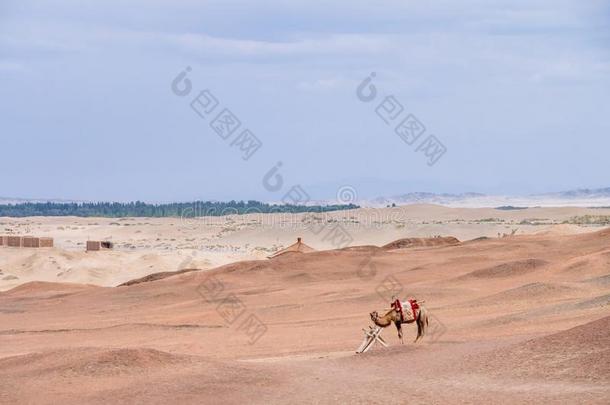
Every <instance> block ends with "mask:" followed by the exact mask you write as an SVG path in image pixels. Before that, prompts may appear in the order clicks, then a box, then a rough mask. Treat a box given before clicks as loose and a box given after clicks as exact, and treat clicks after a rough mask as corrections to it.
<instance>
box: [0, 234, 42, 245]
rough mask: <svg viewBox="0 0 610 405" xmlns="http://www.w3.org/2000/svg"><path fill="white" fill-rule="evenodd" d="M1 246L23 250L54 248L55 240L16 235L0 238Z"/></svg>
mask: <svg viewBox="0 0 610 405" xmlns="http://www.w3.org/2000/svg"><path fill="white" fill-rule="evenodd" d="M0 246H8V247H23V248H41V247H53V238H39V237H36V236H14V235H9V236H0Z"/></svg>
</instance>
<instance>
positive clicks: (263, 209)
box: [0, 200, 359, 218]
mask: <svg viewBox="0 0 610 405" xmlns="http://www.w3.org/2000/svg"><path fill="white" fill-rule="evenodd" d="M354 208H359V207H358V206H357V205H354V204H347V205H339V204H337V205H314V206H305V205H290V204H286V205H278V204H267V203H262V202H260V201H254V200H250V201H228V202H216V201H195V202H189V203H184V202H182V203H168V204H148V203H145V202H141V201H136V202H129V203H119V202H91V203H56V202H44V203H39V202H37V203H19V204H4V205H0V217H31V216H49V217H52V216H76V217H109V218H118V217H201V216H221V215H232V214H257V213H274V212H276V213H299V212H328V211H338V210H348V209H354Z"/></svg>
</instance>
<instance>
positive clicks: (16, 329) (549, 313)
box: [0, 206, 610, 404]
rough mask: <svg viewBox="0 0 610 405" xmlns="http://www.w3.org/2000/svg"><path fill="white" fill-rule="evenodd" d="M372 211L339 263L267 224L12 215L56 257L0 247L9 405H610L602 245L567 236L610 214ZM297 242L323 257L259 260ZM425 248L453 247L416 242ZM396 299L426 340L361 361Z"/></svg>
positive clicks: (608, 239) (583, 232)
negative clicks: (93, 248)
mask: <svg viewBox="0 0 610 405" xmlns="http://www.w3.org/2000/svg"><path fill="white" fill-rule="evenodd" d="M381 211H389V212H392V211H399V212H401V214H400V215H401V216H400V219H399V220H396V219H391V220H387V223H382V224H381V226H379V227H373V226H367V227H365V226H361V224H358V222H362V221H364V220H365V217H364V214H363V212H362V210H355V211H351V212H342V213H334V214H332V215H333V216H332V218H334V219H335V220H336V221H339V222H340V223H343V224H345V225H346V227H350V228H349V229H350V230H351V234H352V235H353V239H354V240H353V242H352V243H351V246H350V247H347V248H343V249H332V244H331V243H330V242H329V241H328V240H324V237H323V236H322V235H323V234H324V232H323V231H322V232H319V233H318V234H314V233H313V232H310V233H309V234H308V233H305V232H303V229H296V227H292V228H291V227H280V226H279V225H278V223H277V222H276V223H274V224H273V225H270V226H265V225H264V224H262V223H254V222H253V221H258V220H260V218H258V219H256V218H250V219H248V218H239V217H234V218H217V219H215V220H214V221H217V222H212V223H205V224H201V223H199V224H196V226H193V224H187V225H188V226H189V227H190V228H189V229H185V227H184V226H183V225H185V224H181V223H180V220H176V219H174V220H172V219H146V220H144V219H125V220H123V221H121V220H109V219H90V218H87V219H77V218H68V219H66V218H24V219H12V218H11V219H7V218H4V219H3V220H2V222H3V226H4V227H5V228H11V230H20V229H23V227H24V226H26V225H25V224H27V226H29V230H30V232H32V233H37V234H40V236H54V237H55V238H56V247H55V248H53V249H46V250H43V249H40V250H39V251H34V250H33V249H32V250H31V251H29V252H26V249H21V250H19V249H16V248H15V249H12V248H2V249H0V252H1V255H2V263H1V265H0V268H2V270H3V273H4V274H5V275H6V274H8V273H10V274H11V275H15V276H17V277H19V279H18V280H4V281H3V282H4V284H3V286H4V287H3V288H4V289H5V291H3V292H0V325H1V326H0V402H1V403H7V404H8V403H67V404H80V403H109V402H112V403H167V402H170V401H172V402H174V403H198V404H199V403H230V404H232V403H243V402H247V403H363V404H364V403H379V404H381V403H384V404H386V403H391V404H392V403H396V404H404V403H415V402H426V403H492V402H493V403H509V402H510V403H514V402H518V403H599V404H605V403H608V402H610V367H609V366H608V365H609V364H610V229H607V228H604V227H599V226H592V225H588V226H580V225H576V224H564V223H563V222H565V221H568V220H569V219H570V218H572V217H574V216H582V215H608V211H609V210H602V209H584V208H540V209H536V208H534V209H528V210H518V211H499V210H493V209H480V210H472V209H450V208H444V207H438V206H410V207H405V208H400V209H386V210H381ZM268 220H270V219H268ZM270 221H271V220H270ZM273 221H277V220H275V219H274V220H273ZM384 221H386V220H385V219H382V220H381V221H380V222H384ZM111 223H119V224H121V223H125V224H127V223H129V224H130V225H129V226H125V225H114V224H113V225H111ZM138 223H139V225H138ZM94 224H95V225H94ZM329 224H336V222H335V221H330V222H329ZM58 227H63V228H64V229H62V230H60V229H58ZM68 228H69V229H68ZM229 228H230V230H226V229H229ZM513 229H517V231H515V232H513ZM45 231H48V233H46V234H44V232H45ZM498 233H500V234H501V235H500V236H501V237H498ZM504 233H506V234H507V235H511V234H512V236H506V237H502V236H503V234H504ZM297 235H299V236H303V237H304V239H305V241H306V242H307V244H308V245H310V246H312V247H314V248H316V249H319V250H320V251H317V252H311V253H288V254H285V255H281V256H278V257H277V258H274V259H266V258H265V257H266V255H268V254H269V253H270V251H271V250H272V249H271V247H273V248H274V249H277V248H279V247H282V246H288V245H290V244H291V243H293V242H294V240H295V239H296V236H297ZM436 235H442V236H447V237H448V236H453V237H455V238H457V239H459V240H460V243H457V244H456V243H453V242H452V239H450V238H447V239H446V240H447V241H448V243H439V240H440V239H438V238H437V239H436V240H433V241H420V242H417V243H414V241H415V240H414V239H413V238H418V237H420V238H421V237H434V236H436ZM87 236H89V237H91V238H92V239H94V238H102V237H110V236H111V237H112V238H113V241H115V243H117V250H116V251H114V252H96V253H84V252H82V251H79V250H82V246H81V245H79V244H78V243H80V241H81V240H82V238H85V240H86V237H87ZM193 238H195V240H191V239H193ZM402 238H411V240H410V241H406V242H405V241H403V242H400V243H391V242H393V241H395V240H398V239H402ZM157 239H159V240H157ZM172 239H173V240H172ZM443 240H445V239H443ZM246 241H247V242H246ZM274 244H275V246H273V245H274ZM132 246H135V248H132ZM202 246H217V250H216V251H214V250H213V249H212V248H210V249H209V251H208V250H205V249H201V247H202ZM218 246H220V247H218ZM227 247H235V249H233V248H231V249H229V252H227V251H226V250H227ZM164 248H167V249H165V250H166V252H164ZM206 249H207V248H206ZM265 249H268V250H265ZM323 249H329V250H323ZM192 251H197V253H195V254H193V253H192ZM28 255H29V256H28ZM177 256H180V259H181V260H184V258H185V257H192V258H193V260H192V261H190V262H184V261H181V260H179V259H178V258H177ZM47 258H48V259H47ZM51 260H55V262H56V263H52V261H51ZM146 260H148V262H147V263H144V264H142V263H140V262H141V261H146ZM237 260H239V261H237ZM223 262H224V263H226V264H223ZM50 263H51V264H50ZM219 264H221V265H220V266H218V265H219ZM151 265H152V267H147V266H151ZM44 266H47V267H44ZM81 267H84V269H83V268H81ZM180 269H182V270H186V271H183V272H181V273H179V274H172V273H171V272H173V271H176V270H180ZM191 269H192V270H191ZM45 271H46V272H48V274H47V276H46V277H48V278H46V279H45V278H44V277H42V276H41V274H43V273H44V272H45ZM104 272H108V273H109V274H105V273H104ZM155 272H169V273H167V274H163V275H160V276H157V277H151V278H148V279H144V280H141V281H140V282H134V283H130V284H129V285H127V286H118V287H117V286H116V285H118V284H120V283H123V282H125V281H128V280H131V279H137V278H139V277H142V276H145V275H147V274H150V273H155ZM58 274H61V276H58ZM35 279H38V281H30V280H35ZM146 280H154V281H146ZM68 281H69V282H68ZM11 283H12V284H11ZM95 284H97V285H95ZM393 294H397V295H400V296H401V297H405V298H406V297H416V298H418V299H419V300H425V303H424V305H425V306H426V308H427V309H428V310H429V312H430V313H431V324H430V329H429V331H428V334H427V335H426V336H425V337H424V339H423V341H420V342H418V343H417V344H414V343H412V340H413V339H414V337H415V333H416V331H415V327H414V326H413V325H407V326H405V335H406V344H404V345H401V344H400V342H399V340H398V338H397V335H396V330H395V328H394V327H393V326H392V327H389V328H387V329H385V330H384V331H383V333H382V336H383V337H384V338H385V339H386V340H387V341H388V342H389V343H390V347H388V348H382V347H378V346H376V347H374V348H373V349H372V350H371V351H369V352H367V353H365V354H355V352H354V351H355V349H356V348H357V347H358V345H359V344H360V342H361V341H362V336H363V334H362V331H361V328H366V327H367V325H370V324H371V321H370V318H369V315H368V314H369V313H370V312H371V311H373V310H378V311H383V310H384V309H387V308H388V307H389V301H390V297H391V295H393Z"/></svg>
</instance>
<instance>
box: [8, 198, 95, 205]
mask: <svg viewBox="0 0 610 405" xmlns="http://www.w3.org/2000/svg"><path fill="white" fill-rule="evenodd" d="M46 202H52V203H58V204H61V203H65V204H68V203H80V202H85V201H77V200H62V199H59V198H14V197H0V205H6V204H24V203H46Z"/></svg>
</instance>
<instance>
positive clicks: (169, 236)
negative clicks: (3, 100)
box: [0, 204, 610, 291]
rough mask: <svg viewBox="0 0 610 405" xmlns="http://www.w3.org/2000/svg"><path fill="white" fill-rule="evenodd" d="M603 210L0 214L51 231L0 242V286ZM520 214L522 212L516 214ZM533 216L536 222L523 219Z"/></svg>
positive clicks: (466, 232) (20, 225)
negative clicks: (105, 246)
mask: <svg viewBox="0 0 610 405" xmlns="http://www.w3.org/2000/svg"><path fill="white" fill-rule="evenodd" d="M583 215H594V216H595V215H597V216H599V215H610V209H590V208H589V209H588V208H573V207H562V208H529V209H525V210H509V211H506V210H497V209H493V208H476V209H469V208H447V207H442V206H437V205H429V204H419V205H410V206H404V207H397V208H383V209H357V210H350V211H339V212H331V213H323V214H294V215H292V214H259V215H257V214H249V215H243V216H238V215H233V216H227V217H205V218H193V219H185V220H182V219H180V218H76V217H32V218H0V225H1V226H2V227H3V228H4V234H19V235H37V236H50V237H53V238H54V239H55V248H53V249H24V248H21V249H15V248H3V247H0V271H1V273H0V291H2V290H7V289H9V288H12V287H15V286H17V285H20V284H22V283H25V282H29V281H59V282H75V283H87V284H96V285H102V286H116V285H118V284H121V283H123V282H126V281H128V280H131V279H134V278H138V277H143V276H145V275H148V274H152V273H158V272H166V271H176V270H180V269H184V268H200V269H209V268H213V267H216V266H219V265H223V264H227V263H231V262H235V261H238V260H253V259H263V258H265V257H267V256H269V254H271V253H273V252H275V251H277V250H279V249H281V248H284V247H287V246H289V245H291V244H292V243H294V242H295V241H296V239H297V237H303V238H304V241H305V242H306V243H307V244H308V245H309V246H311V247H313V248H315V249H319V250H323V249H332V248H334V247H336V246H335V245H333V241H332V238H331V237H329V236H330V235H329V233H330V231H331V229H332V227H333V226H336V225H337V224H339V225H340V226H341V227H342V228H343V229H345V231H346V232H347V233H348V234H349V238H350V240H351V242H350V245H352V246H359V245H375V246H383V245H386V244H387V243H390V242H392V241H395V240H398V239H402V238H429V237H433V236H436V235H442V236H453V237H456V238H457V239H459V240H461V241H467V240H470V239H474V238H479V237H483V236H485V237H490V238H497V237H498V234H500V235H503V234H511V233H512V232H513V231H515V234H516V235H523V234H534V233H536V234H541V235H544V234H549V235H563V234H573V233H580V232H589V231H591V230H594V229H596V228H595V227H591V226H578V225H569V224H562V222H564V221H567V220H569V219H570V218H572V217H576V216H583ZM524 221H525V222H524ZM532 223H535V224H537V225H531V224H532ZM88 239H90V240H110V241H113V242H114V243H115V250H114V251H113V252H94V253H85V252H84V250H85V242H86V241H87V240H88Z"/></svg>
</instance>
